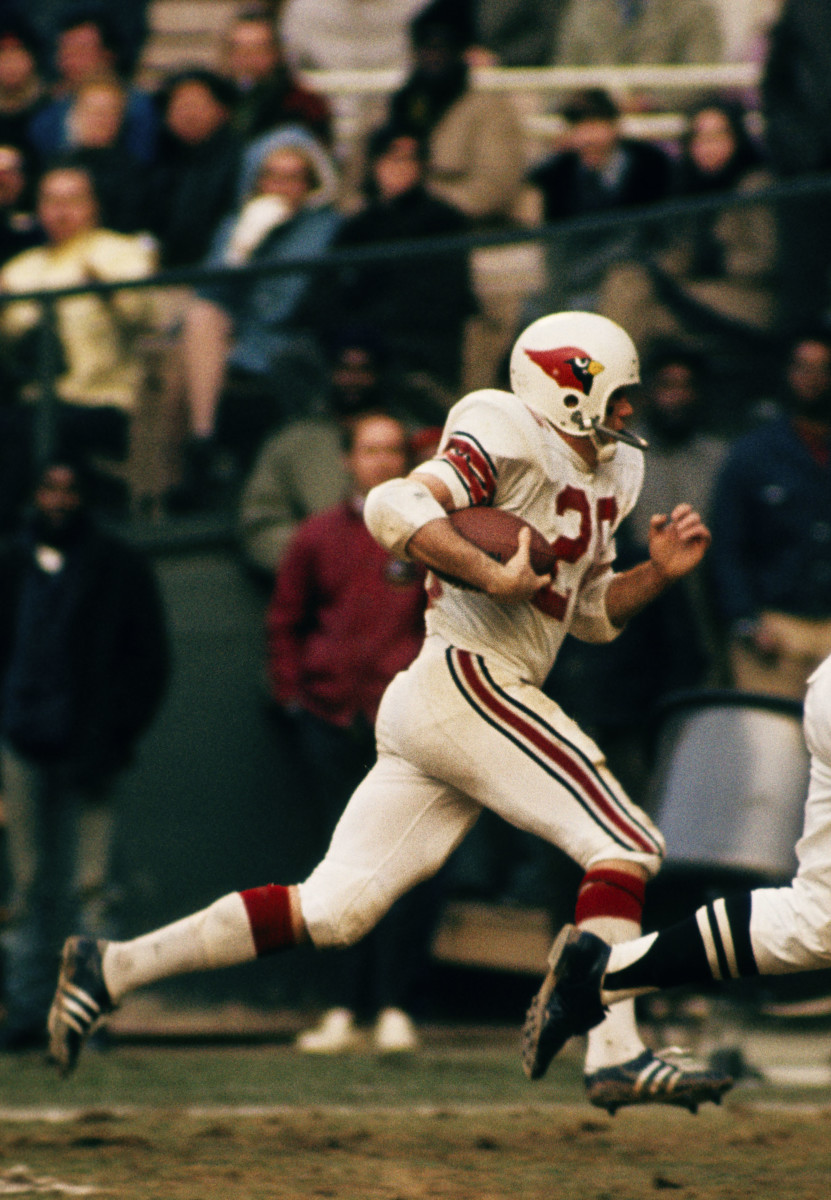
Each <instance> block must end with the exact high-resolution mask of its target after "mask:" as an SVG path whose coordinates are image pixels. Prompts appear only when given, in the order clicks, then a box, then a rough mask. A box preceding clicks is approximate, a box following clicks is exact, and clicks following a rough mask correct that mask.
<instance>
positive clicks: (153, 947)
mask: <svg viewBox="0 0 831 1200" xmlns="http://www.w3.org/2000/svg"><path fill="white" fill-rule="evenodd" d="M256 957H257V952H256V949H255V946H254V936H253V934H252V932H251V923H250V921H249V920H248V912H247V910H246V907H245V903H244V901H243V899H242V896H241V895H240V894H239V892H231V893H230V894H229V895H227V896H222V897H221V899H219V900H216V901H214V903H213V904H211V905H210V906H209V907H208V908H203V909H202V910H201V911H200V912H197V913H192V914H191V916H189V917H183V918H182V920H181V921H174V922H173V924H172V925H165V926H164V927H163V928H162V929H156V930H154V931H153V932H152V933H146V934H143V935H142V936H141V937H137V938H133V939H132V941H129V942H110V943H109V945H108V946H107V947H106V949H105V951H104V958H103V972H104V983H105V984H106V985H107V991H108V992H109V993H110V996H111V997H112V1000H113V1001H114V1002H115V1003H118V1001H119V1000H120V999H121V997H122V996H123V995H124V994H125V993H126V992H131V991H132V990H133V989H134V988H137V987H141V986H142V985H143V984H145V983H154V982H155V981H156V980H157V979H166V978H167V977H168V976H169V975H181V974H184V973H185V972H186V971H206V970H214V969H215V968H217V967H231V966H236V965H237V964H238V963H244V962H251V960H252V959H254V958H256Z"/></svg>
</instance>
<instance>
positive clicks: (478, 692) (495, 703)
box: [455, 650, 657, 854]
mask: <svg viewBox="0 0 831 1200" xmlns="http://www.w3.org/2000/svg"><path fill="white" fill-rule="evenodd" d="M455 654H456V657H457V660H458V663H459V666H460V668H461V671H462V675H463V676H464V679H465V682H466V683H467V684H468V686H469V687H470V690H471V691H472V692H473V694H474V695H475V697H476V699H477V700H478V701H479V703H480V704H481V705H482V706H483V707H484V708H486V709H487V710H488V711H489V712H490V713H491V714H492V715H493V716H494V717H495V718H496V720H497V721H499V723H500V724H502V725H506V726H507V727H508V728H509V729H513V730H515V731H516V732H517V733H519V734H521V735H522V737H524V738H525V739H526V741H528V742H530V743H531V745H532V746H533V747H534V749H535V750H538V751H539V753H540V754H542V755H543V756H544V757H545V758H547V759H548V760H549V762H550V763H551V764H552V766H554V767H556V768H557V769H558V770H559V771H561V772H563V773H564V774H566V775H568V776H569V778H570V779H571V780H572V782H574V783H576V784H577V786H578V787H579V788H580V789H581V790H582V792H583V793H584V795H585V796H586V798H587V799H588V800H589V801H590V802H591V804H593V805H594V807H595V808H596V809H597V811H598V812H599V813H601V814H602V815H603V817H604V818H605V820H606V821H607V822H609V824H611V825H614V827H615V828H616V829H617V830H618V831H619V832H620V833H622V834H623V836H624V837H625V838H626V839H627V841H629V842H631V844H632V845H633V847H634V848H635V849H637V850H642V851H645V852H646V853H647V854H655V853H656V851H657V847H656V846H655V845H654V844H653V843H652V842H649V841H647V839H646V837H645V836H644V835H643V834H642V833H641V832H640V830H638V829H636V828H635V827H634V826H633V825H631V824H630V823H629V822H627V821H626V819H625V818H624V817H623V816H622V815H621V814H620V813H619V812H617V811H616V810H615V809H614V808H613V807H612V805H611V804H610V803H609V801H608V799H607V798H606V796H605V795H604V794H603V792H602V790H601V788H600V787H599V785H598V784H597V782H596V781H595V780H594V779H593V778H592V776H591V775H590V774H589V772H588V771H586V769H585V768H584V767H583V766H582V764H581V763H580V762H579V760H578V759H576V758H573V757H572V756H571V755H570V754H569V753H568V751H567V750H565V749H564V748H563V747H562V746H559V745H557V743H556V742H553V741H552V740H551V738H549V737H547V736H546V735H545V734H544V733H543V731H542V730H541V729H539V728H538V727H537V726H536V725H533V724H532V723H531V722H530V721H529V720H528V719H527V718H525V717H523V716H522V714H521V713H518V712H515V711H514V710H513V709H511V708H509V707H508V706H507V704H505V702H504V701H503V700H501V699H500V698H499V697H497V696H496V695H495V694H494V692H493V691H491V689H490V688H489V687H488V685H487V684H486V683H485V682H484V680H483V679H481V678H480V676H479V674H478V672H477V671H476V668H475V666H474V661H473V655H472V654H471V653H470V651H469V650H456V651H455Z"/></svg>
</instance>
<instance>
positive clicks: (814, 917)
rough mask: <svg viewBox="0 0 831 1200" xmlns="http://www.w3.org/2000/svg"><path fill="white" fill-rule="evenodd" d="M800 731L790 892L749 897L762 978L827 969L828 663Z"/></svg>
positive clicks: (814, 680)
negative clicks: (799, 821)
mask: <svg viewBox="0 0 831 1200" xmlns="http://www.w3.org/2000/svg"><path fill="white" fill-rule="evenodd" d="M804 725H805V740H806V742H807V744H808V749H809V750H810V752H811V777H810V784H809V787H808V797H807V799H806V801H805V824H804V828H803V834H802V837H801V838H800V840H799V841H798V842H797V845H796V855H797V860H798V862H799V868H798V870H797V873H796V876H795V878H794V880H793V882H792V883H791V885H790V887H784V888H760V889H758V890H756V891H754V892H753V894H752V903H751V914H750V938H751V943H752V946H753V955H754V957H755V959H756V964H757V966H758V968H759V971H760V972H761V973H762V974H763V975H769V974H770V975H778V974H782V973H785V972H791V971H805V970H816V969H819V968H821V967H827V966H828V965H829V963H831V658H827V659H826V660H825V662H824V663H823V664H822V666H820V667H819V668H818V669H817V670H816V671H815V672H814V674H813V675H812V676H811V678H810V680H809V681H808V694H807V696H806V699H805V721H804Z"/></svg>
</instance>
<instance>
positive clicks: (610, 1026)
mask: <svg viewBox="0 0 831 1200" xmlns="http://www.w3.org/2000/svg"><path fill="white" fill-rule="evenodd" d="M580 928H581V929H584V930H586V932H587V933H594V934H596V935H597V937H600V938H603V941H604V942H609V943H614V942H628V941H631V939H632V938H636V937H639V936H640V932H641V927H640V925H639V924H638V922H637V921H628V920H625V919H624V918H622V917H591V918H590V919H589V920H588V921H583V922H582V923H581V925H580ZM644 1049H645V1046H644V1044H643V1042H642V1040H641V1036H640V1034H639V1033H638V1026H637V1024H636V1022H635V1002H634V1000H622V1001H621V1002H620V1004H615V1005H614V1006H613V1007H612V1008H610V1009H609V1014H608V1016H607V1017H606V1019H605V1020H604V1021H602V1022H601V1023H600V1025H596V1026H595V1028H594V1029H592V1030H590V1031H589V1034H588V1044H587V1047H586V1062H585V1066H584V1068H583V1069H584V1071H585V1072H586V1074H587V1075H588V1074H591V1072H593V1071H599V1070H601V1069H602V1068H603V1067H614V1066H616V1065H617V1064H618V1063H624V1062H628V1061H629V1060H630V1059H632V1058H637V1056H638V1055H639V1054H641V1053H642V1052H643V1050H644Z"/></svg>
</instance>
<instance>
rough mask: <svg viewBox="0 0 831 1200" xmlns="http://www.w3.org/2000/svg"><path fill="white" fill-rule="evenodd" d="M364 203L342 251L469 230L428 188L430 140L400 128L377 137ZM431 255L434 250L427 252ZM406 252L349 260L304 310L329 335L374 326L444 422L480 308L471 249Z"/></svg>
mask: <svg viewBox="0 0 831 1200" xmlns="http://www.w3.org/2000/svg"><path fill="white" fill-rule="evenodd" d="M368 161H369V181H368V185H367V188H366V202H365V205H364V207H363V209H362V210H361V211H360V212H358V213H356V214H355V215H354V216H352V217H350V218H347V219H346V220H345V221H344V223H343V225H342V226H341V228H340V230H339V232H338V234H337V237H336V238H335V241H334V244H333V248H334V249H336V250H339V249H340V250H349V249H353V248H355V247H371V246H373V245H380V246H384V245H385V244H386V245H390V244H393V243H395V242H399V241H404V242H408V241H411V240H413V239H418V238H441V237H443V236H451V235H453V234H461V233H464V232H466V231H467V228H468V223H467V221H466V220H465V218H464V217H463V215H462V214H461V213H460V212H459V211H458V209H456V208H454V207H453V206H452V205H450V204H447V203H445V201H443V200H439V199H438V198H437V197H435V196H432V195H430V193H429V192H428V191H427V190H426V188H425V186H424V178H425V162H424V150H423V146H422V145H420V144H419V142H418V141H417V140H416V138H414V137H411V136H409V135H402V134H400V133H399V132H398V131H397V129H396V128H395V127H394V126H386V127H384V128H382V129H379V130H377V131H376V133H375V134H374V136H373V137H372V139H371V140H370V143H369V149H368ZM425 254H426V252H425ZM425 254H421V255H419V256H418V257H417V258H415V257H412V256H410V257H397V256H395V255H394V254H390V253H387V255H386V257H384V258H381V259H379V260H376V261H372V260H370V261H368V262H363V263H355V264H352V265H346V266H344V267H342V268H340V269H338V270H337V271H334V272H327V274H326V276H325V278H322V277H321V278H319V279H318V280H316V281H315V284H313V285H312V288H311V289H310V292H309V295H308V297H307V301H306V304H305V309H306V311H307V312H308V313H309V321H310V323H312V324H313V325H314V327H315V328H316V329H317V330H318V331H319V334H320V336H321V338H322V340H323V341H324V342H331V341H332V340H333V339H334V338H335V337H336V336H337V334H338V331H339V330H340V329H342V328H343V326H344V324H347V323H352V324H354V325H357V326H360V327H363V328H365V329H372V330H373V331H374V333H375V336H376V338H377V339H378V340H379V341H380V342H381V343H382V344H383V346H384V350H385V353H386V354H387V355H388V357H389V359H390V362H391V363H392V364H394V367H395V375H396V379H395V380H394V381H393V382H395V383H397V384H398V386H399V388H401V387H402V386H403V387H406V386H408V385H409V388H410V390H411V391H412V393H413V394H414V395H415V394H417V393H419V392H421V393H423V395H424V401H423V404H424V410H425V411H424V412H422V413H421V414H420V415H421V416H422V417H423V418H424V419H425V420H427V421H432V422H434V423H438V424H441V423H442V421H443V420H444V416H445V415H446V410H447V403H446V402H444V403H442V401H443V400H444V398H445V396H446V395H447V394H448V393H451V392H455V390H456V389H457V388H458V386H459V381H460V372H461V365H462V363H461V348H462V341H463V338H464V330H465V325H466V323H467V320H468V318H469V316H470V315H471V314H472V313H473V312H475V310H476V301H475V298H474V295H473V289H472V284H471V280H470V271H469V268H468V256H467V253H466V252H465V251H462V252H457V253H455V254H444V255H441V256H438V257H435V258H431V257H429V256H425Z"/></svg>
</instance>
